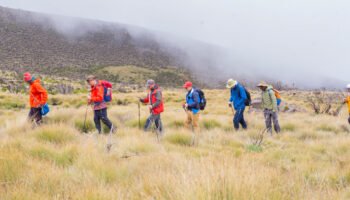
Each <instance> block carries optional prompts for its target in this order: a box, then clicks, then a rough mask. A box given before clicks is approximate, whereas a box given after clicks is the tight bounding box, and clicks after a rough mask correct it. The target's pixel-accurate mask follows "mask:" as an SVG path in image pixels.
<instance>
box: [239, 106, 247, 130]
mask: <svg viewBox="0 0 350 200" xmlns="http://www.w3.org/2000/svg"><path fill="white" fill-rule="evenodd" d="M239 123H240V124H241V125H242V128H243V129H247V123H246V122H245V119H244V109H243V110H242V112H241V120H240V121H239Z"/></svg>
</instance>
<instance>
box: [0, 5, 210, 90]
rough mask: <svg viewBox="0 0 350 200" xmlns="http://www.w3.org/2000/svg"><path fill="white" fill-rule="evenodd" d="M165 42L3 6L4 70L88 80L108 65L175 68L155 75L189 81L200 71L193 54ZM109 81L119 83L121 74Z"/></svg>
mask: <svg viewBox="0 0 350 200" xmlns="http://www.w3.org/2000/svg"><path fill="white" fill-rule="evenodd" d="M169 40H171V38H170V39H169ZM159 41H161V40H156V36H155V35H153V34H152V33H151V32H150V31H147V30H144V29H142V28H137V27H130V26H127V25H120V24H115V23H108V22H101V21H94V20H83V19H76V18H69V17H61V16H51V15H46V14H38V13H33V12H27V11H22V10H14V9H9V8H4V7H0V69H2V70H11V71H17V72H19V73H22V72H24V71H28V70H30V71H32V72H35V73H43V74H48V75H56V76H67V77H74V78H82V77H84V76H85V75H86V73H96V72H98V71H100V70H99V69H101V68H104V67H110V66H116V67H118V66H135V67H137V68H148V69H156V71H157V70H159V69H160V68H166V69H171V70H167V72H166V73H165V74H164V70H163V71H162V73H161V74H157V75H156V76H155V77H152V78H155V79H157V76H158V78H161V79H162V80H163V81H166V80H167V79H166V78H165V77H164V76H169V77H171V79H170V81H171V82H172V83H174V82H173V81H174V80H178V81H179V82H180V81H183V80H185V79H188V78H189V75H188V73H185V72H186V69H196V66H195V64H194V65H193V66H192V65H191V59H192V58H191V59H190V57H191V56H192V55H189V54H188V52H185V51H183V50H181V49H179V48H175V47H174V45H170V44H160V43H161V42H159ZM203 46H205V45H203ZM203 46H202V47H203ZM206 47H209V46H206ZM201 51H203V48H202V50H201ZM197 53H198V52H197ZM206 53H208V54H209V53H210V51H209V48H208V51H207V52H206ZM200 62H202V63H200ZM200 62H197V65H203V64H206V65H209V64H210V61H208V60H205V59H201V60H200ZM193 63H194V62H193ZM198 63H199V64H198ZM203 67H209V66H203ZM141 71H142V70H140V72H141ZM192 71H193V70H192ZM134 73H135V72H134ZM136 73H137V72H136ZM185 74H186V75H185ZM101 75H102V76H104V75H107V74H105V73H101ZM183 75H184V76H183ZM197 75H198V76H200V74H198V73H197ZM203 75H206V72H203ZM108 77H109V78H114V81H119V79H118V76H108ZM164 79H165V80H164ZM130 81H132V80H130Z"/></svg>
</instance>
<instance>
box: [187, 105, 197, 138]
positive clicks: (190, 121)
mask: <svg viewBox="0 0 350 200" xmlns="http://www.w3.org/2000/svg"><path fill="white" fill-rule="evenodd" d="M186 113H187V118H186V121H185V127H186V128H188V129H190V128H192V131H193V132H195V133H199V131H200V128H199V113H196V114H193V112H192V111H190V110H187V111H186ZM191 126H192V127H191Z"/></svg>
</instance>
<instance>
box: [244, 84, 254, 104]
mask: <svg viewBox="0 0 350 200" xmlns="http://www.w3.org/2000/svg"><path fill="white" fill-rule="evenodd" d="M243 88H244V91H245V93H246V95H247V99H246V100H245V101H244V104H245V105H246V106H251V105H252V98H251V96H250V92H249V91H248V90H247V88H245V87H244V86H243Z"/></svg>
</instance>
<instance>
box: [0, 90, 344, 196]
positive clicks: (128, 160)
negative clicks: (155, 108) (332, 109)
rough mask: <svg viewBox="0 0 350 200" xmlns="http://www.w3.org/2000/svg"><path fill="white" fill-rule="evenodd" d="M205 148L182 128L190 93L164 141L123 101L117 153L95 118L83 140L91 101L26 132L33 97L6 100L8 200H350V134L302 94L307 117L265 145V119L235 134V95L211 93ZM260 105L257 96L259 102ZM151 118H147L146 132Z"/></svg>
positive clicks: (71, 100)
mask: <svg viewBox="0 0 350 200" xmlns="http://www.w3.org/2000/svg"><path fill="white" fill-rule="evenodd" d="M206 94H207V96H208V102H209V103H208V107H207V109H206V111H204V112H203V113H202V114H201V117H200V122H201V129H202V131H201V133H200V135H199V139H200V140H199V145H198V146H197V147H191V146H190V143H191V132H189V131H188V130H185V129H184V128H183V123H182V122H183V121H184V119H185V113H184V111H183V110H182V107H181V105H182V102H183V99H184V95H185V93H184V91H180V90H179V91H166V92H164V98H165V101H166V111H165V113H164V114H163V115H162V119H163V123H164V125H165V137H164V138H163V140H162V141H161V142H160V143H158V142H157V140H156V137H155V134H154V133H147V134H145V133H143V132H142V131H140V130H139V129H138V114H137V113H138V109H137V103H136V99H137V98H136V97H138V96H141V95H142V94H140V93H133V94H116V95H115V96H114V102H113V105H111V106H110V109H109V116H110V118H111V119H112V121H113V122H114V123H115V124H116V125H117V126H118V128H119V129H118V132H117V134H116V135H113V138H112V140H113V146H112V150H111V151H110V152H109V153H107V152H106V148H105V147H106V141H107V138H108V137H107V135H100V136H98V135H96V134H93V133H94V127H93V123H92V116H93V113H92V110H91V109H89V111H88V119H89V120H88V128H89V130H90V133H89V134H83V133H82V129H83V120H84V114H85V108H86V107H85V106H84V103H85V95H70V96H62V95H55V96H50V103H51V104H52V103H54V104H55V105H56V106H52V111H51V113H50V114H49V116H48V117H46V118H45V124H44V125H43V126H41V127H39V128H34V129H33V128H32V126H31V125H30V124H28V123H27V122H26V116H27V112H28V110H27V109H28V108H27V107H26V98H27V97H26V96H25V95H10V94H7V93H0V199H1V200H8V199H33V200H34V199H35V200H41V199H82V200H83V199H84V200H85V199H91V200H93V199H96V200H100V199H142V200H144V199H146V200H148V199H214V200H215V199H218V200H219V199H283V200H286V199H308V200H309V199H325V200H329V199H350V148H349V146H350V138H349V134H350V127H349V125H348V124H347V121H346V117H347V116H348V114H347V111H346V110H345V107H344V110H343V111H342V113H341V115H340V116H339V117H333V116H328V115H315V114H313V113H312V111H311V109H310V108H309V107H308V105H307V103H305V102H304V101H303V100H302V96H303V94H300V95H292V94H290V95H289V94H283V95H284V98H285V99H286V101H288V102H290V103H293V104H297V105H299V106H300V107H302V108H303V109H305V110H306V112H298V113H281V114H280V122H281V127H282V130H283V133H282V134H281V135H274V136H270V135H264V139H263V142H262V145H261V146H259V145H254V142H255V141H256V137H257V136H258V135H259V133H260V132H261V131H262V130H263V128H264V120H263V116H262V113H261V112H249V113H247V114H246V118H247V121H248V126H249V129H248V130H247V131H239V132H235V131H234V130H233V128H232V112H231V110H230V109H229V108H228V107H227V103H226V102H227V99H228V91H224V90H211V91H206ZM253 95H254V96H255V97H257V94H256V93H254V94H253ZM147 115H148V111H147V109H146V107H142V108H141V118H142V122H144V121H145V118H146V117H147Z"/></svg>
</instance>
